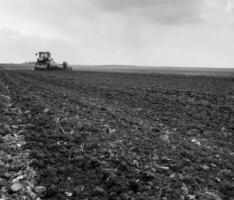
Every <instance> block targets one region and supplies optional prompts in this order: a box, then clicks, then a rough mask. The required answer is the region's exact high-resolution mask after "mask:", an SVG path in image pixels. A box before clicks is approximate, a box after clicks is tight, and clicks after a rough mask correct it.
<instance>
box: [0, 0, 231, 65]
mask: <svg viewBox="0 0 234 200" xmlns="http://www.w3.org/2000/svg"><path fill="white" fill-rule="evenodd" d="M232 1H233V0H232ZM232 1H230V0H88V1H85V0H49V1H48V0H17V1H16V0H7V1H5V0H0V5H1V7H0V19H1V20H0V44H1V45H0V54H1V59H2V60H5V61H7V60H8V61H19V62H22V61H26V60H31V59H35V58H34V53H35V52H36V51H39V50H49V51H51V52H52V54H53V57H54V59H55V60H56V61H58V62H61V61H63V60H67V61H68V62H69V63H78V64H134V65H162V66H163V65H177V66H211V67H212V66H214V65H215V64H217V65H219V66H229V67H231V66H234V62H233V55H232V54H233V52H234V45H233V44H234V39H233V32H234V28H233V27H234V26H233V20H234V15H233V6H232ZM6 49H7V50H8V51H7V52H6ZM8 52H11V53H10V54H9V53H8ZM30 56H31V57H30Z"/></svg>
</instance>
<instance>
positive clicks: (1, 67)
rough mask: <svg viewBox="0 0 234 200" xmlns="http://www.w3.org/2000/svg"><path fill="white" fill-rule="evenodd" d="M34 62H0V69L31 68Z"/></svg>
mask: <svg viewBox="0 0 234 200" xmlns="http://www.w3.org/2000/svg"><path fill="white" fill-rule="evenodd" d="M32 68H33V65H32V64H0V69H6V70H31V69H32Z"/></svg>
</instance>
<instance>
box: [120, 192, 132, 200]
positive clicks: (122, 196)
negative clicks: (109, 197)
mask: <svg viewBox="0 0 234 200" xmlns="http://www.w3.org/2000/svg"><path fill="white" fill-rule="evenodd" d="M120 197H121V199H122V200H128V199H129V198H130V197H129V195H128V194H127V193H122V194H121V195H120Z"/></svg>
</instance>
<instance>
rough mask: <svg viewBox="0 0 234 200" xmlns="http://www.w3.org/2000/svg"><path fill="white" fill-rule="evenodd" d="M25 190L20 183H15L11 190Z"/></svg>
mask: <svg viewBox="0 0 234 200" xmlns="http://www.w3.org/2000/svg"><path fill="white" fill-rule="evenodd" d="M22 188H23V186H22V184H20V183H14V184H13V185H12V186H11V190H12V191H13V192H18V191H19V190H21V189H22Z"/></svg>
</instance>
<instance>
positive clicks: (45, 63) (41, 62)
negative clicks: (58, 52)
mask: <svg viewBox="0 0 234 200" xmlns="http://www.w3.org/2000/svg"><path fill="white" fill-rule="evenodd" d="M36 56H38V58H37V62H36V63H35V66H34V70H36V71H43V70H44V71H47V70H71V69H72V68H70V67H68V64H67V62H65V61H64V62H63V63H62V65H61V64H57V63H55V62H54V60H53V58H52V57H51V53H50V52H48V51H41V52H39V53H36Z"/></svg>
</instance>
